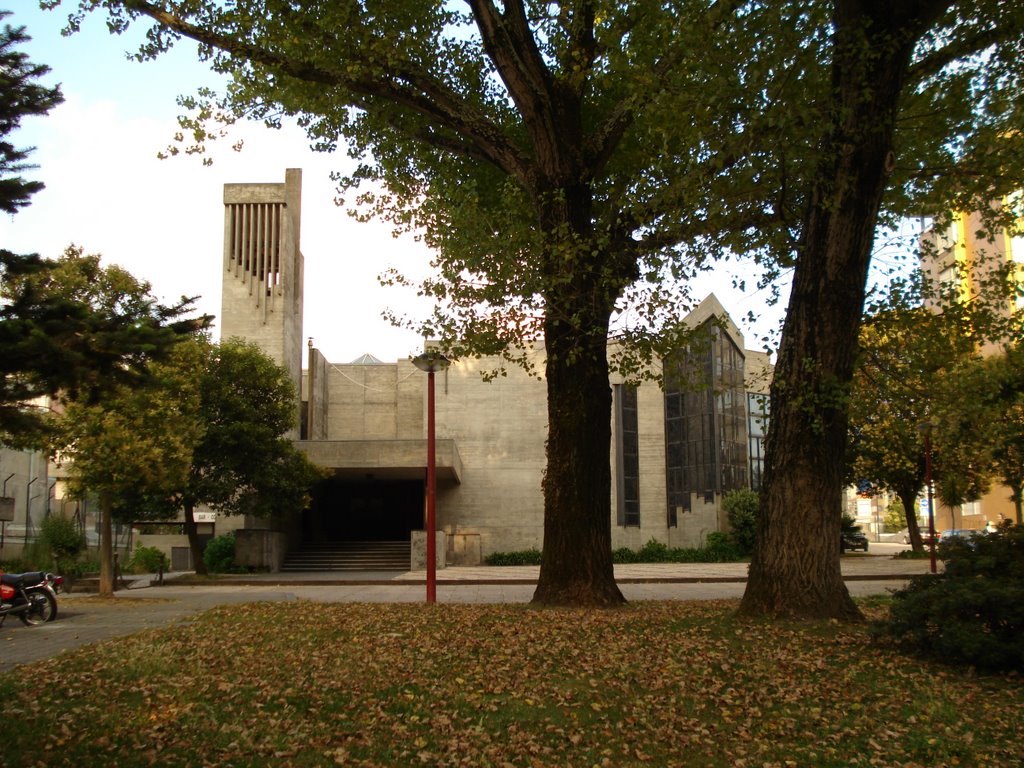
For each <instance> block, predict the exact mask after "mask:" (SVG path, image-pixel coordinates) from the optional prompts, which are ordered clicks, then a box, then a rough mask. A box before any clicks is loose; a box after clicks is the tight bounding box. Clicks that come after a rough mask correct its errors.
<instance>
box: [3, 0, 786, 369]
mask: <svg viewBox="0 0 1024 768" xmlns="http://www.w3.org/2000/svg"><path fill="white" fill-rule="evenodd" d="M8 5H11V6H15V7H16V8H17V10H14V12H13V15H11V16H9V17H8V18H7V19H5V22H6V23H8V24H11V25H12V26H22V25H23V26H25V27H26V28H27V31H28V34H29V35H31V36H32V38H33V40H32V41H31V42H30V43H29V44H27V45H26V46H25V47H24V49H25V50H26V51H27V52H28V53H29V55H30V57H31V59H32V61H34V62H35V63H40V64H46V65H48V66H49V67H50V68H51V69H52V72H51V73H50V75H49V76H48V77H47V78H46V79H45V80H44V82H45V83H46V84H47V85H53V84H55V83H60V84H61V88H62V91H63V93H64V98H65V103H64V104H62V105H61V106H60V107H58V108H56V109H55V110H53V111H52V112H51V113H50V114H49V115H47V116H45V117H41V118H30V119H28V120H26V121H25V122H24V125H23V128H22V130H21V131H20V132H19V133H18V134H16V135H15V137H14V142H15V144H16V145H17V146H19V147H24V146H34V147H36V151H35V152H34V153H33V154H32V155H31V157H30V162H32V163H34V164H36V165H38V166H39V167H38V169H36V170H35V171H32V172H31V174H30V175H31V177H33V178H38V179H40V180H42V181H43V182H44V183H45V184H46V189H45V190H43V191H42V192H40V193H39V194H38V195H36V196H34V197H33V199H32V204H31V205H30V206H29V207H28V208H27V209H25V210H23V211H22V212H20V213H18V214H17V215H15V216H13V217H6V216H0V243H2V245H3V247H5V248H7V249H9V250H12V251H14V252H16V253H33V252H34V253H40V254H41V255H43V256H49V257H55V256H58V255H59V254H60V253H61V252H62V251H63V250H64V248H66V247H67V246H68V245H70V244H72V243H74V244H76V245H81V246H83V247H84V248H85V250H86V252H88V253H99V254H101V255H102V256H103V257H104V260H105V261H106V262H107V263H116V264H120V265H121V266H123V267H125V268H126V269H128V270H129V271H130V272H132V274H134V275H135V276H136V277H138V278H141V279H144V280H147V281H149V282H150V283H151V284H152V285H153V288H154V292H155V293H156V294H157V295H159V296H161V297H162V298H164V299H165V300H167V301H171V300H175V299H177V298H178V297H180V296H182V295H188V296H194V295H199V296H201V298H200V300H199V302H198V303H197V306H198V308H199V309H200V310H201V311H203V312H208V313H210V314H214V315H216V314H219V311H220V286H221V258H222V239H223V207H222V188H223V185H224V184H225V183H229V182H231V183H233V182H283V181H284V172H285V169H286V168H301V169H303V190H302V252H303V255H304V257H305V266H306V280H305V285H306V297H305V315H304V335H305V336H312V337H313V338H314V342H315V344H316V346H317V347H318V348H319V349H321V350H322V351H323V352H324V354H325V355H326V356H327V359H328V360H330V361H331V362H339V363H340V362H347V361H349V360H352V359H354V358H356V357H358V356H360V355H361V354H363V353H365V352H369V353H371V354H374V355H376V356H377V357H379V358H381V359H382V360H385V361H394V360H397V359H399V358H403V357H406V356H408V355H409V354H412V353H415V352H416V351H417V350H418V349H419V347H420V346H421V344H422V341H421V339H419V337H417V335H416V334H415V333H413V332H411V331H406V330H400V329H396V328H393V327H391V326H390V325H389V324H388V323H387V322H386V321H385V320H383V319H382V318H381V312H382V311H383V310H384V309H385V308H386V307H391V308H394V309H397V310H398V311H400V312H404V313H407V314H410V315H412V316H415V317H422V316H424V315H426V314H427V313H428V311H429V307H428V306H425V305H424V303H423V300H422V299H417V298H416V296H415V293H414V292H413V291H407V290H402V289H397V288H383V287H381V286H380V285H379V284H378V280H377V276H378V275H379V274H381V273H382V272H383V271H385V270H386V269H387V268H389V267H392V266H394V267H397V268H399V269H400V270H402V271H405V272H406V273H408V274H411V275H413V276H421V277H422V276H424V275H427V274H429V273H430V267H429V260H430V253H429V252H428V251H427V249H426V248H425V247H424V246H423V245H421V244H419V243H417V242H415V241H414V239H413V238H411V237H402V238H398V239H396V238H394V237H392V235H391V231H390V228H389V227H387V226H386V225H383V224H378V223H357V222H355V221H354V220H353V219H351V218H349V217H348V216H347V215H346V214H345V212H344V211H343V210H342V209H341V208H338V207H337V206H335V205H334V203H333V199H334V185H333V184H332V182H331V181H330V178H329V174H330V172H331V171H332V170H344V169H346V164H347V163H348V162H349V161H348V158H347V157H345V156H344V154H337V155H324V154H317V153H314V152H312V151H310V150H309V142H308V141H307V140H306V137H305V136H304V135H303V134H302V133H301V131H299V130H297V129H294V128H292V129H290V130H289V129H285V130H281V131H273V130H270V129H266V128H264V127H263V126H262V125H249V126H244V127H242V128H241V129H239V130H237V131H235V133H234V134H233V135H232V138H233V139H234V138H239V137H241V138H244V140H245V147H244V150H243V151H242V152H240V153H238V152H234V151H232V150H231V148H230V144H231V143H232V142H231V141H225V142H223V143H222V144H220V145H218V146H215V148H214V150H213V152H212V156H213V159H214V162H213V165H212V166H210V167H204V166H203V165H202V163H201V161H200V160H199V159H197V158H195V157H182V156H179V157H177V158H172V159H170V160H159V159H157V157H156V155H157V152H158V151H160V150H162V149H164V148H165V147H166V146H167V145H168V144H170V143H171V141H172V138H173V136H174V133H175V131H176V130H177V122H176V117H177V115H178V114H179V113H180V112H181V109H180V108H179V107H178V106H177V104H176V103H175V97H176V96H178V95H182V94H185V95H188V94H192V93H194V92H195V90H196V88H197V87H199V86H200V85H204V84H207V85H216V84H217V82H218V81H217V80H215V79H214V77H213V75H212V74H211V73H210V72H209V70H208V69H207V68H205V67H204V66H203V65H202V64H200V63H199V62H198V60H197V58H196V56H195V49H194V48H193V47H192V46H191V45H187V44H184V43H182V44H180V46H179V47H178V48H177V49H176V50H175V51H173V52H172V53H171V54H169V55H165V56H163V57H161V58H160V59H159V60H158V61H155V62H147V63H144V64H139V63H134V62H129V61H127V60H126V58H125V52H126V51H127V50H130V49H132V48H133V46H132V41H131V39H129V38H126V37H112V36H110V35H109V34H108V32H107V30H106V26H105V23H104V21H103V17H102V14H99V13H94V14H92V16H91V17H88V18H87V19H86V22H85V24H84V25H83V28H82V31H81V32H80V33H79V34H77V35H73V36H71V37H69V38H64V37H62V36H61V35H60V29H61V27H62V26H63V23H64V21H63V20H64V16H65V14H66V12H62V11H60V10H58V11H40V10H38V9H37V8H36V7H35V6H36V5H37V3H36V2H35V0H16V2H10V1H9V3H8ZM74 5H77V3H74ZM3 6H4V3H3V0H0V7H3ZM136 39H137V36H136ZM730 282H731V279H730V277H729V276H728V274H725V273H724V272H723V273H720V274H719V275H718V277H717V279H715V280H708V281H707V282H706V290H702V292H699V293H698V295H697V298H701V297H702V296H703V294H704V293H706V292H708V291H711V290H714V291H715V292H716V294H717V295H718V296H719V298H720V300H721V301H722V303H723V304H724V305H725V306H726V308H727V309H728V310H729V312H730V314H731V315H732V317H733V319H734V320H735V321H736V322H737V323H738V324H739V325H740V327H741V330H742V331H743V333H744V335H745V337H746V343H747V346H748V347H752V348H760V346H761V344H760V343H759V342H758V338H759V337H760V336H762V335H764V334H765V333H766V332H769V331H770V330H771V329H773V328H774V327H775V326H776V325H777V317H778V313H777V312H772V313H770V314H769V317H768V319H766V320H763V321H761V323H759V324H758V325H757V326H755V327H751V326H749V325H747V324H746V323H745V322H744V317H745V315H746V314H747V313H748V312H750V311H753V312H755V313H761V312H762V311H763V310H764V309H765V307H764V304H765V300H766V296H767V294H766V293H765V292H756V291H754V290H753V289H752V287H751V288H748V290H747V291H746V293H742V292H739V291H734V290H731V289H730V287H729V286H730Z"/></svg>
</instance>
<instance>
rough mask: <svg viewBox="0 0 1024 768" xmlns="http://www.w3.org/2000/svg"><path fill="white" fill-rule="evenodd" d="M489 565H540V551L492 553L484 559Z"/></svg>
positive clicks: (525, 550) (526, 550)
mask: <svg viewBox="0 0 1024 768" xmlns="http://www.w3.org/2000/svg"><path fill="white" fill-rule="evenodd" d="M484 562H485V563H487V565H540V550H539V549H524V550H521V551H519V552H492V553H491V554H489V555H488V556H487V557H485V558H484Z"/></svg>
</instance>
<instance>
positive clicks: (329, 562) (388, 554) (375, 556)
mask: <svg viewBox="0 0 1024 768" xmlns="http://www.w3.org/2000/svg"><path fill="white" fill-rule="evenodd" d="M409 558H410V544H409V542H408V541H327V542H315V543H307V544H304V545H303V546H302V547H301V548H300V549H296V550H294V551H292V552H289V553H288V556H287V557H286V558H285V561H284V564H283V565H282V566H281V570H282V571H285V572H288V573H310V572H314V571H408V570H409Z"/></svg>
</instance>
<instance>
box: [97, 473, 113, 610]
mask: <svg viewBox="0 0 1024 768" xmlns="http://www.w3.org/2000/svg"><path fill="white" fill-rule="evenodd" d="M113 514H114V502H113V500H112V499H111V496H110V493H109V492H107V491H103V492H101V493H100V588H99V596H100V597H113V596H114V524H113Z"/></svg>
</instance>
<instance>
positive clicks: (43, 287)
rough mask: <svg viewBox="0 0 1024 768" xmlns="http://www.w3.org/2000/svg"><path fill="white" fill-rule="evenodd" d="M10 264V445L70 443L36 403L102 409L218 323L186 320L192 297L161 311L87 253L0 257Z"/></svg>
mask: <svg viewBox="0 0 1024 768" xmlns="http://www.w3.org/2000/svg"><path fill="white" fill-rule="evenodd" d="M0 267H2V270H3V272H2V275H0V298H2V299H3V301H2V302H0V347H2V348H3V349H4V351H5V353H4V355H3V356H2V358H0V438H2V439H3V440H5V441H6V442H8V443H11V444H15V445H31V446H39V445H40V444H41V443H42V442H43V441H44V438H46V437H48V436H49V437H51V438H52V439H54V440H57V441H59V439H60V436H59V435H58V436H56V437H55V436H54V435H53V424H52V418H51V416H52V414H51V412H50V411H48V410H47V409H45V408H42V409H41V408H39V407H37V406H33V405H32V404H30V403H29V402H28V401H30V400H31V399H33V398H36V397H40V396H46V395H50V396H56V395H57V394H58V393H59V395H60V398H61V399H62V400H64V401H66V402H67V401H70V402H81V403H83V404H86V405H95V404H96V403H98V402H99V401H100V400H102V399H104V398H106V397H108V396H110V395H111V394H112V393H114V392H116V391H117V389H118V387H125V386H127V387H136V386H139V385H140V384H142V383H143V382H144V381H145V379H146V378H147V376H148V367H147V366H148V364H149V362H151V361H152V360H156V359H162V358H165V357H166V356H167V355H168V354H169V353H170V350H171V349H172V348H173V346H174V345H175V344H176V343H177V342H178V341H179V340H180V339H181V338H182V336H183V335H190V334H192V333H195V332H196V331H197V330H199V329H201V328H204V327H205V326H206V325H208V324H209V318H206V317H203V318H191V319H182V316H183V315H184V314H186V313H187V312H188V311H190V309H191V304H192V302H191V300H188V299H183V300H182V301H181V302H179V303H178V304H175V305H173V306H164V305H162V304H159V303H158V302H157V300H156V297H154V296H152V295H151V293H150V286H149V284H148V283H145V282H143V281H140V280H137V279H136V278H134V277H133V276H132V275H130V274H129V273H128V272H126V271H125V270H123V269H121V268H120V267H117V266H110V267H103V266H101V264H100V257H99V256H97V255H85V254H84V252H83V250H82V249H81V248H77V247H70V248H68V249H67V250H66V251H65V252H64V254H63V256H62V257H61V258H60V259H58V260H50V259H40V258H39V257H37V256H31V257H21V256H14V255H13V254H9V253H7V252H0ZM51 447H52V448H54V449H55V450H59V449H60V448H62V447H63V446H61V445H59V444H58V445H53V446H51Z"/></svg>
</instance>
